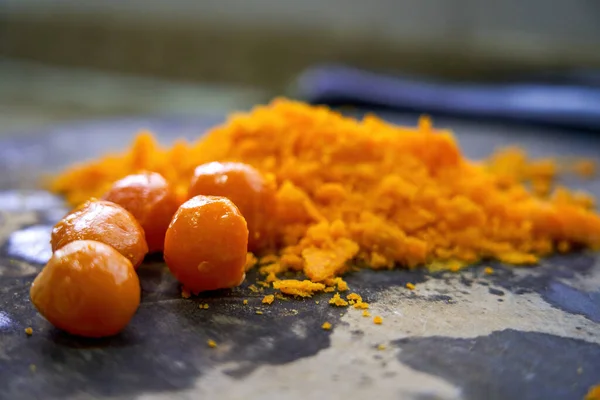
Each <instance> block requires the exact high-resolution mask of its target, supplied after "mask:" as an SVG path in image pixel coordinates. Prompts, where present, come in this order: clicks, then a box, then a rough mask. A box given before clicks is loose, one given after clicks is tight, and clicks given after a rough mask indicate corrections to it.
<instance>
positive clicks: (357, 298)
mask: <svg viewBox="0 0 600 400" xmlns="http://www.w3.org/2000/svg"><path fill="white" fill-rule="evenodd" d="M346 298H347V299H348V300H355V301H362V297H361V296H360V295H359V294H358V293H350V294H349V295H348V296H346Z"/></svg>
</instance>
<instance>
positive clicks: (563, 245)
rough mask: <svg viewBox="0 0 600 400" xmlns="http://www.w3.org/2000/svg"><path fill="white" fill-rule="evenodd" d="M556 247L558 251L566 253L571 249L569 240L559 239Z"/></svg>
mask: <svg viewBox="0 0 600 400" xmlns="http://www.w3.org/2000/svg"><path fill="white" fill-rule="evenodd" d="M556 249H557V250H558V252H559V253H568V252H569V251H570V250H571V244H570V243H569V242H565V241H564V240H561V241H560V242H558V244H557V245H556Z"/></svg>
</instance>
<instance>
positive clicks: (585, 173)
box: [572, 159, 597, 178]
mask: <svg viewBox="0 0 600 400" xmlns="http://www.w3.org/2000/svg"><path fill="white" fill-rule="evenodd" d="M596 168H597V165H596V162H595V161H594V160H590V159H580V160H577V161H576V162H574V163H573V165H572V169H573V172H575V173H576V174H577V175H579V176H581V177H583V178H593V177H594V176H596Z"/></svg>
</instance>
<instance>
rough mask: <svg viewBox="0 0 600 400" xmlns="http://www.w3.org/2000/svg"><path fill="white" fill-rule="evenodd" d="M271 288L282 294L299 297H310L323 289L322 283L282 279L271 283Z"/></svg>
mask: <svg viewBox="0 0 600 400" xmlns="http://www.w3.org/2000/svg"><path fill="white" fill-rule="evenodd" d="M273 287H274V288H275V289H279V290H280V291H281V292H282V293H285V294H290V295H293V296H300V297H311V296H312V295H313V294H314V293H315V292H321V291H323V289H325V285H324V284H322V283H315V282H311V281H309V280H303V281H299V280H296V279H284V280H281V281H277V282H273Z"/></svg>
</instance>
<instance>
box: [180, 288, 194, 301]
mask: <svg viewBox="0 0 600 400" xmlns="http://www.w3.org/2000/svg"><path fill="white" fill-rule="evenodd" d="M191 296H192V294H191V293H190V291H189V290H187V289H186V288H183V289H181V297H183V298H184V299H189V298H190V297H191Z"/></svg>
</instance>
